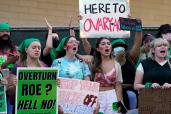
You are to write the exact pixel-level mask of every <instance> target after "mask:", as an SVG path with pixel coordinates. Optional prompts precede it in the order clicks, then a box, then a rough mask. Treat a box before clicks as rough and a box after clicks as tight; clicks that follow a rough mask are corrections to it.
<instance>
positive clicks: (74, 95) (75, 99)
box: [58, 78, 99, 114]
mask: <svg viewBox="0 0 171 114" xmlns="http://www.w3.org/2000/svg"><path fill="white" fill-rule="evenodd" d="M98 93H99V83H97V82H91V81H85V80H77V79H67V78H60V88H59V102H58V104H59V105H60V106H61V107H62V109H63V111H64V113H67V114H92V113H93V110H94V108H95V107H96V105H97V97H98Z"/></svg>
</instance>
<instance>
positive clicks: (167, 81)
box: [134, 38, 171, 90]
mask: <svg viewBox="0 0 171 114" xmlns="http://www.w3.org/2000/svg"><path fill="white" fill-rule="evenodd" d="M168 50H169V43H168V41H167V40H166V39H162V38H158V39H155V40H153V41H152V42H151V50H150V51H151V58H149V59H146V60H144V61H142V62H141V64H139V66H138V67H137V70H136V77H135V82H134V88H135V89H137V90H139V89H141V88H149V87H152V88H164V89H167V88H170V87H171V65H170V61H169V60H168V57H167V56H168Z"/></svg>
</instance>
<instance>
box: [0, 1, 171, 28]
mask: <svg viewBox="0 0 171 114" xmlns="http://www.w3.org/2000/svg"><path fill="white" fill-rule="evenodd" d="M130 3H131V15H132V17H138V18H141V19H142V20H143V26H159V25H160V24H162V23H171V13H170V12H171V1H170V0H130ZM78 5H79V0H0V21H8V22H10V23H11V24H12V25H13V26H45V21H44V17H47V19H48V20H49V22H50V23H51V24H52V25H53V26H67V23H68V21H69V16H70V15H72V16H74V17H75V18H74V25H77V26H78V19H77V16H78V12H79V11H78Z"/></svg>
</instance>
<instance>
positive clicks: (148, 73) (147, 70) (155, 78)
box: [142, 58, 171, 85]
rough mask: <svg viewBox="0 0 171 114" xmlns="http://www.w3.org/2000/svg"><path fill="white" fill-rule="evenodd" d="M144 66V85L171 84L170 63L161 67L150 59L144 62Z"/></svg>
mask: <svg viewBox="0 0 171 114" xmlns="http://www.w3.org/2000/svg"><path fill="white" fill-rule="evenodd" d="M142 66H143V69H144V78H143V84H145V83H146V82H150V83H158V84H160V85H163V84H164V83H166V82H167V83H171V68H170V66H169V63H168V62H167V63H165V64H164V65H163V66H161V65H160V64H158V63H157V62H156V61H155V60H152V59H150V58H149V59H146V60H144V61H142Z"/></svg>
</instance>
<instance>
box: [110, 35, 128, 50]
mask: <svg viewBox="0 0 171 114" xmlns="http://www.w3.org/2000/svg"><path fill="white" fill-rule="evenodd" d="M117 46H123V47H124V48H125V49H127V48H128V46H127V44H126V43H125V41H124V40H123V39H120V38H119V39H114V40H113V41H112V47H117Z"/></svg>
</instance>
